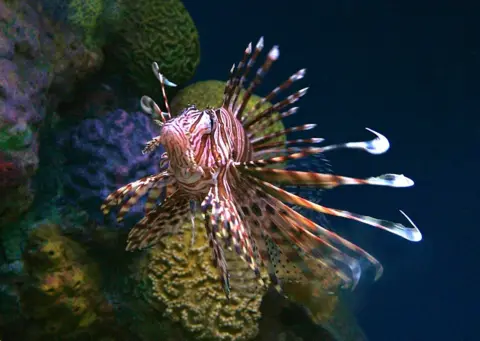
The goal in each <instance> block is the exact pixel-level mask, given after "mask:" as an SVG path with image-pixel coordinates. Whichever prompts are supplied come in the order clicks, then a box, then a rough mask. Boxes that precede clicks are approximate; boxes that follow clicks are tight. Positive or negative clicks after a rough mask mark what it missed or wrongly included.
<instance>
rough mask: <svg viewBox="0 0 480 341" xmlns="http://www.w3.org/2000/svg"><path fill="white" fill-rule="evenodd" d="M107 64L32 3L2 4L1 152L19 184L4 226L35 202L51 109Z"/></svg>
mask: <svg viewBox="0 0 480 341" xmlns="http://www.w3.org/2000/svg"><path fill="white" fill-rule="evenodd" d="M101 63H102V55H101V53H100V52H99V51H90V50H88V49H86V48H85V46H83V45H82V43H81V41H79V40H78V38H77V37H76V36H75V35H74V34H73V33H72V32H71V31H70V30H68V29H66V28H65V27H61V26H58V25H56V24H55V23H53V22H52V21H50V20H49V19H47V18H46V17H45V16H43V14H42V13H41V12H39V11H38V9H37V8H33V7H31V6H30V5H29V4H28V3H27V1H13V2H5V1H2V2H0V79H2V82H1V84H0V151H1V152H2V155H3V156H4V157H5V158H6V159H8V162H9V163H11V165H12V168H9V171H8V172H9V175H8V177H9V178H10V179H13V178H15V181H14V182H15V183H16V185H15V186H9V192H8V195H2V196H1V197H0V211H2V210H3V211H2V219H1V221H0V225H3V224H4V223H5V222H6V220H8V221H10V220H12V219H15V218H16V217H17V216H18V215H20V214H21V213H22V212H23V209H22V210H19V209H15V206H18V207H21V208H27V207H28V206H29V205H30V203H31V202H32V200H31V199H33V191H32V190H31V189H32V188H33V187H32V186H31V184H30V178H31V176H32V175H34V173H35V172H36V170H37V168H38V156H37V153H38V127H39V126H40V125H41V124H42V122H43V120H44V118H45V115H46V108H47V106H48V107H50V108H55V107H56V105H57V104H58V102H59V101H60V100H61V98H64V97H65V96H67V95H68V94H70V93H71V91H72V89H73V87H74V84H75V83H76V81H78V80H79V79H82V78H84V77H86V76H87V75H89V74H91V73H92V72H93V71H94V70H96V69H97V68H98V67H99V66H100V65H101ZM47 94H48V96H47ZM13 171H15V174H12V172H13ZM2 194H3V191H2ZM5 194H7V193H5ZM16 199H18V200H20V201H19V202H18V203H15V202H14V200H16ZM5 210H8V218H5V216H4V214H3V212H4V211H5ZM15 212H16V213H15Z"/></svg>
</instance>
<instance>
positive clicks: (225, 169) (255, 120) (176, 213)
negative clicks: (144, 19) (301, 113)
mask: <svg viewBox="0 0 480 341" xmlns="http://www.w3.org/2000/svg"><path fill="white" fill-rule="evenodd" d="M263 47H264V40H263V37H262V38H260V39H259V41H258V43H257V44H256V46H255V47H254V48H253V47H252V43H250V44H249V45H248V46H247V48H246V49H245V51H244V54H243V58H242V60H241V61H240V62H239V63H238V65H235V64H233V66H232V68H231V69H230V74H229V79H228V81H227V83H226V86H225V90H224V93H223V103H222V105H221V107H219V108H206V109H205V110H199V109H197V108H196V107H195V105H189V106H188V107H187V108H185V109H183V111H181V113H180V114H179V115H178V116H176V117H172V115H171V112H170V107H169V104H168V99H167V95H166V86H171V87H175V86H176V84H174V83H173V82H171V81H169V80H168V79H167V78H166V77H164V75H162V73H160V71H159V66H158V64H157V63H153V64H152V69H153V72H154V74H155V76H156V78H157V79H158V80H159V82H160V85H161V89H162V94H163V101H164V105H165V110H166V111H162V110H161V109H160V107H159V106H158V105H157V104H156V103H155V102H154V101H153V100H152V99H151V98H150V97H147V96H143V97H142V98H141V100H140V104H141V107H142V109H143V110H144V111H145V112H146V113H147V114H149V115H152V116H153V117H154V119H155V121H156V122H157V124H158V125H159V126H160V127H161V133H160V135H159V136H156V137H154V138H153V139H152V140H151V141H149V142H148V143H147V144H146V147H145V149H144V150H143V153H149V152H151V151H152V150H154V149H155V148H157V147H159V146H160V145H162V146H163V147H164V148H165V150H166V152H165V153H163V155H162V156H161V160H160V164H161V166H162V167H163V169H164V171H162V172H160V173H159V174H156V175H152V176H147V177H144V178H142V179H140V180H137V181H134V182H132V183H129V184H127V185H126V186H123V187H121V188H119V189H118V190H117V191H115V192H113V193H111V194H110V195H109V196H108V197H107V198H106V199H105V202H104V203H103V205H102V207H101V209H102V211H103V213H104V214H108V213H109V211H110V209H111V208H112V207H113V206H117V205H121V204H122V203H123V205H122V206H121V208H120V210H119V213H118V216H117V219H118V220H119V221H121V220H122V219H123V217H124V216H125V214H126V213H127V212H128V211H129V209H130V208H131V207H132V206H133V205H135V204H136V203H137V202H138V201H139V199H140V198H141V197H143V196H145V195H147V194H148V196H147V201H146V204H145V216H144V217H143V218H142V219H141V220H140V221H139V222H138V223H137V224H136V225H135V226H134V227H133V228H132V229H131V231H130V232H129V235H128V240H127V247H126V250H130V251H133V250H137V249H144V248H146V247H150V246H152V245H154V244H156V243H157V242H158V241H159V240H160V239H161V238H162V237H163V236H165V235H169V234H176V233H181V227H182V226H183V225H184V224H185V222H188V219H189V218H190V220H191V224H192V229H193V230H192V231H193V232H194V231H195V223H194V218H193V217H194V215H195V214H196V212H198V210H200V211H201V213H202V218H203V221H204V227H205V230H206V233H207V235H208V240H209V245H210V247H211V249H212V259H213V263H214V265H215V266H216V268H217V269H218V270H219V275H220V279H221V282H222V285H223V288H224V290H225V293H226V295H227V297H228V295H229V292H230V275H229V270H228V265H227V262H226V258H225V254H224V251H225V250H226V249H229V250H234V251H235V252H236V254H238V255H239V256H240V257H241V258H242V259H243V260H244V261H245V262H247V263H248V264H249V266H250V268H251V269H252V270H253V271H254V272H255V274H256V275H257V276H258V278H259V281H261V280H260V268H261V267H263V269H267V271H268V274H269V276H270V280H271V281H272V283H273V284H274V286H275V287H276V288H277V289H278V290H280V291H281V278H279V276H277V272H276V271H275V267H277V266H278V267H280V266H281V265H282V264H285V263H286V262H287V263H288V262H290V263H291V264H294V263H297V264H298V262H301V261H304V260H307V261H308V262H307V264H309V266H308V268H305V269H302V271H303V275H305V276H306V277H307V278H314V276H315V274H316V273H318V272H319V269H322V268H323V269H325V268H324V267H327V268H329V269H330V270H332V271H333V272H334V273H335V274H336V275H337V276H338V277H339V278H340V279H341V281H342V283H343V284H344V286H349V287H351V288H353V287H355V285H356V284H357V283H358V281H359V278H360V274H361V270H360V268H359V265H358V262H357V261H356V258H358V257H364V259H366V260H368V262H369V263H370V264H371V265H373V266H374V268H375V271H376V276H375V279H378V278H379V277H380V276H381V274H382V272H383V268H382V265H381V264H380V263H379V261H377V260H376V259H375V258H374V257H373V256H372V255H370V254H369V253H367V252H366V251H365V250H363V249H361V248H360V247H358V246H357V245H355V244H353V243H351V242H349V241H348V240H346V239H344V238H342V237H341V236H339V235H338V234H336V233H334V232H332V231H330V230H328V229H326V228H325V227H323V226H320V225H318V224H317V223H315V222H313V221H311V220H309V219H307V218H306V217H304V216H303V215H301V214H300V213H298V212H297V211H296V210H295V209H293V206H296V207H302V208H306V209H311V210H314V211H317V212H320V213H322V214H327V215H331V216H338V217H343V218H347V219H351V220H356V221H359V222H361V223H364V224H368V225H372V226H374V227H377V228H379V229H383V230H386V231H389V232H391V233H393V234H396V235H398V236H400V237H402V238H405V239H407V240H410V241H420V240H421V239H422V235H421V233H420V231H419V230H418V228H417V227H416V226H415V224H414V223H413V222H412V220H411V219H410V218H409V217H408V216H407V215H406V214H405V213H403V211H400V212H401V213H402V214H403V215H404V216H405V218H406V219H407V220H408V221H409V223H410V224H411V225H412V227H407V226H404V225H402V224H400V223H394V222H390V221H386V220H380V219H376V218H373V217H369V216H365V215H360V214H355V213H351V212H347V211H344V210H340V209H333V208H328V207H325V206H322V205H319V204H317V203H314V202H311V201H309V200H307V199H305V198H302V197H300V196H298V195H296V194H294V193H292V192H289V191H287V190H285V189H284V188H282V186H284V185H293V186H297V187H302V186H311V187H315V188H319V189H331V188H335V187H337V186H342V185H378V186H390V187H408V186H412V185H413V181H412V180H410V179H409V178H407V177H405V176H403V175H398V174H384V175H381V176H377V177H370V178H366V179H357V178H351V177H346V176H339V175H334V174H322V173H315V172H305V171H297V170H286V169H282V167H280V168H273V167H270V166H271V165H277V166H278V165H282V164H283V165H284V164H285V162H288V161H290V160H297V159H300V158H306V157H309V156H313V155H317V154H321V153H326V152H329V151H332V150H337V149H361V150H364V151H366V152H368V153H370V154H381V153H384V152H386V151H387V150H388V148H389V142H388V140H387V138H386V137H385V136H383V135H382V134H380V133H378V132H376V131H374V130H372V129H369V128H367V130H368V131H369V132H371V133H373V134H374V135H375V138H374V139H373V140H370V141H364V142H348V143H342V144H334V145H327V146H323V147H318V146H315V145H318V144H319V143H322V142H323V139H322V138H309V139H295V140H287V141H281V142H277V140H275V139H276V138H277V137H279V136H283V135H284V134H288V133H290V132H298V131H306V130H310V129H312V128H314V127H315V124H305V125H301V126H296V127H291V128H287V129H284V130H282V131H278V132H274V133H269V134H265V133H264V132H265V131H266V129H268V128H269V127H271V126H272V125H273V124H275V123H277V122H278V121H279V120H281V119H282V118H285V117H287V116H290V115H293V114H295V113H296V112H297V110H298V107H292V108H290V109H288V110H285V109H284V108H286V107H288V106H290V105H291V104H293V103H295V102H297V101H298V100H299V99H300V98H301V97H303V96H304V95H305V94H306V93H307V89H308V88H304V89H301V90H299V91H297V92H295V93H293V94H291V95H289V96H286V97H285V98H284V99H282V100H280V101H278V102H277V103H275V104H273V105H268V106H267V109H261V108H262V107H264V108H265V105H267V104H269V103H271V100H272V99H273V98H274V97H275V96H276V95H277V94H279V93H280V92H281V91H283V90H286V89H287V88H289V87H290V86H291V85H292V84H293V83H295V82H297V81H299V80H301V79H302V78H304V76H305V73H306V70H305V69H301V70H299V71H298V72H296V73H294V74H293V75H292V76H291V77H289V78H288V79H287V80H286V81H284V82H283V83H282V84H280V85H279V86H277V87H276V88H275V89H273V90H272V91H271V92H270V93H269V94H268V95H266V96H265V97H263V98H262V99H261V100H260V101H259V102H257V103H256V104H255V105H254V106H253V108H252V109H251V110H249V111H248V112H247V110H246V107H247V104H248V103H249V100H250V99H251V96H252V95H253V93H254V91H255V89H256V88H257V86H258V85H259V84H260V83H261V81H262V79H263V78H264V76H265V74H266V73H267V72H268V70H269V69H270V67H271V66H272V64H273V62H275V61H276V60H277V59H278V58H279V48H278V46H274V47H273V48H272V49H271V50H270V51H269V52H268V55H267V57H266V59H265V61H264V63H263V65H261V66H260V67H259V68H258V70H257V72H256V74H255V76H254V77H253V80H251V82H250V83H249V85H248V87H247V86H245V82H246V79H247V77H248V75H249V72H250V71H251V69H252V67H253V65H254V64H255V62H256V60H257V59H258V56H259V55H260V53H261V51H262V50H263ZM282 110H284V111H283V112H281V111H282ZM277 112H280V113H279V114H275V113H277ZM127 197H129V198H128V200H127ZM192 236H193V238H194V236H195V235H194V233H192ZM272 246H273V248H272ZM351 253H353V255H351ZM279 262H282V264H279ZM303 264H305V262H304V263H303Z"/></svg>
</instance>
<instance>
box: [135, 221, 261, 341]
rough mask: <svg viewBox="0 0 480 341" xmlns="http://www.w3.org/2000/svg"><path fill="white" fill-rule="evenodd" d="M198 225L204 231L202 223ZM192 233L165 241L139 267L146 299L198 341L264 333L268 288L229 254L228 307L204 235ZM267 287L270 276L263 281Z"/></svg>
mask: <svg viewBox="0 0 480 341" xmlns="http://www.w3.org/2000/svg"><path fill="white" fill-rule="evenodd" d="M195 224H196V225H197V226H202V221H201V220H200V219H198V218H197V219H196V221H195ZM191 231H192V227H191V225H190V224H189V223H187V224H186V225H185V226H184V228H183V230H182V233H181V234H179V235H171V236H166V237H164V238H163V239H162V240H161V241H160V244H159V245H158V246H156V247H154V248H152V249H151V250H149V251H148V254H147V257H146V258H145V259H142V260H141V262H140V264H138V265H137V269H138V270H137V271H138V273H137V275H138V278H139V281H140V282H139V287H144V288H145V292H144V298H145V299H146V300H147V301H149V302H150V304H151V305H152V306H153V307H155V308H156V309H158V310H159V311H163V313H164V315H165V316H166V317H168V318H169V319H171V320H172V321H175V322H178V323H180V324H181V326H182V327H183V328H184V329H185V330H186V331H188V332H189V333H190V334H191V335H193V337H194V339H195V340H222V341H233V340H235V341H244V340H251V339H253V338H254V337H255V336H256V334H257V333H258V322H259V319H260V317H261V314H260V305H261V302H262V297H263V295H264V294H265V292H266V287H265V286H263V285H261V284H260V283H259V281H258V279H257V278H256V277H255V274H254V273H253V271H252V270H251V269H250V268H249V267H248V265H247V264H246V263H245V262H244V261H242V260H241V259H240V258H239V257H238V256H237V254H235V253H234V252H232V251H226V258H227V262H228V266H229V269H230V273H231V293H230V300H229V301H228V300H227V298H226V296H225V293H224V291H223V286H222V284H221V281H220V276H219V274H218V270H217V269H216V268H215V267H214V265H213V264H212V254H211V252H212V251H211V248H210V246H209V244H208V238H207V235H206V232H205V230H204V229H200V228H199V229H197V232H196V234H195V238H194V243H193V245H192V244H191V243H192V232H191ZM262 277H263V280H264V282H265V283H268V282H269V280H268V276H266V274H263V275H262Z"/></svg>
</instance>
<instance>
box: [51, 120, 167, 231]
mask: <svg viewBox="0 0 480 341" xmlns="http://www.w3.org/2000/svg"><path fill="white" fill-rule="evenodd" d="M157 128H158V127H156V126H155V123H154V122H153V121H152V120H151V119H150V117H148V116H147V115H145V114H143V113H130V114H129V113H127V112H125V111H123V110H116V111H113V112H111V113H109V114H107V115H105V116H102V117H98V118H95V119H87V120H84V121H82V122H81V123H80V124H79V125H77V126H74V127H71V128H68V129H65V130H64V131H62V132H58V134H57V143H58V148H60V150H61V153H62V155H63V158H64V159H65V162H64V165H63V167H62V182H63V185H64V195H65V197H66V198H67V199H69V200H70V201H72V202H75V203H76V204H77V205H79V206H80V207H82V208H83V209H85V210H86V211H87V212H88V213H89V214H90V215H91V217H92V218H95V219H98V220H99V221H100V222H102V221H103V219H104V218H103V215H102V214H101V212H100V205H101V203H102V201H103V200H104V199H105V198H106V197H107V195H108V194H110V193H111V192H113V191H114V190H116V189H118V188H119V187H121V186H123V185H125V184H127V183H129V182H131V181H134V180H137V179H139V178H142V177H144V176H147V175H150V174H155V173H158V171H159V165H158V161H159V160H160V155H161V153H162V149H161V148H159V149H158V150H156V151H155V152H153V153H151V154H148V155H142V149H143V148H144V146H145V143H146V142H147V141H149V140H150V139H151V138H152V137H154V136H156V135H158V129H157ZM132 213H133V216H132V215H130V217H133V218H131V219H130V220H128V219H127V221H131V222H134V221H136V219H138V214H139V213H141V214H143V210H141V209H140V205H137V206H136V207H134V208H133V209H132ZM135 213H137V216H135ZM127 221H126V224H127ZM112 223H113V222H112ZM127 225H128V224H127Z"/></svg>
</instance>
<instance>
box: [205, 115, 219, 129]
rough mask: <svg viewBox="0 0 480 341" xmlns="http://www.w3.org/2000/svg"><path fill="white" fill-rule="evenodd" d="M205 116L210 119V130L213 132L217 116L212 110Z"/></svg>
mask: <svg viewBox="0 0 480 341" xmlns="http://www.w3.org/2000/svg"><path fill="white" fill-rule="evenodd" d="M207 114H208V116H209V117H210V129H211V130H213V128H215V124H216V123H217V116H216V115H215V111H214V110H207Z"/></svg>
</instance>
